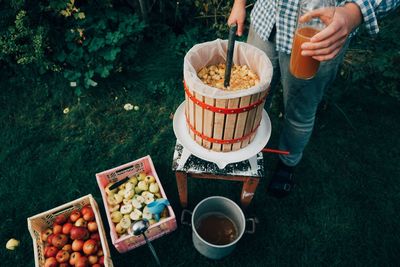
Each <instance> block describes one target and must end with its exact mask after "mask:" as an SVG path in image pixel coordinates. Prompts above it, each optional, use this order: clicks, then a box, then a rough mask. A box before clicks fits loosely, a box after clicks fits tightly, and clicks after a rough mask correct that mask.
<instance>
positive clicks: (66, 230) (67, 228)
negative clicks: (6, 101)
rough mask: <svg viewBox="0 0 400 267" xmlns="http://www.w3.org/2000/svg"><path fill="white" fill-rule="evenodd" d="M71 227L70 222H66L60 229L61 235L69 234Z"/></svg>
mask: <svg viewBox="0 0 400 267" xmlns="http://www.w3.org/2000/svg"><path fill="white" fill-rule="evenodd" d="M72 226H74V225H73V224H72V223H70V222H67V223H66V224H64V225H63V228H62V233H63V234H64V235H69V233H70V232H71V228H72Z"/></svg>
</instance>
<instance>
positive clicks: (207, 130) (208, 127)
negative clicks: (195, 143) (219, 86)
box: [203, 97, 214, 149]
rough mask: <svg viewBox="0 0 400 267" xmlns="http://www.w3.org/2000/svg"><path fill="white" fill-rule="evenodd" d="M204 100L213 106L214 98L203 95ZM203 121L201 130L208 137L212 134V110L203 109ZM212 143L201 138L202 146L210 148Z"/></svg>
mask: <svg viewBox="0 0 400 267" xmlns="http://www.w3.org/2000/svg"><path fill="white" fill-rule="evenodd" d="M204 102H205V103H206V104H208V105H211V106H214V98H209V97H204ZM203 114H204V123H203V126H204V127H203V130H204V135H206V136H208V137H212V136H213V130H214V128H213V125H214V112H212V111H210V110H207V109H205V110H204V113H203ZM211 145H212V143H211V142H209V141H206V140H203V147H205V148H207V149H210V148H211Z"/></svg>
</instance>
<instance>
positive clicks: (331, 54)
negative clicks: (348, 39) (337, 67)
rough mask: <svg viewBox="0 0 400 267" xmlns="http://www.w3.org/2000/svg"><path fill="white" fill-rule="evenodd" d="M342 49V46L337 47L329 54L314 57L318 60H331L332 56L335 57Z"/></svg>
mask: <svg viewBox="0 0 400 267" xmlns="http://www.w3.org/2000/svg"><path fill="white" fill-rule="evenodd" d="M340 49H342V47H338V48H336V49H335V50H334V51H333V52H332V53H330V54H328V55H323V56H314V57H313V59H315V60H318V61H327V60H331V59H332V58H334V57H335V56H336V55H337V54H338V53H339V51H340Z"/></svg>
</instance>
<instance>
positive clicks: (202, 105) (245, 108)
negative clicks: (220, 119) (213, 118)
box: [183, 81, 269, 114]
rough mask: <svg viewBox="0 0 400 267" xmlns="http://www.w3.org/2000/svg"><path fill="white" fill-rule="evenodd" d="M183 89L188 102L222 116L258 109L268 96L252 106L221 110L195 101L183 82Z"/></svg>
mask: <svg viewBox="0 0 400 267" xmlns="http://www.w3.org/2000/svg"><path fill="white" fill-rule="evenodd" d="M183 87H184V88H185V92H186V95H187V96H188V97H189V98H190V100H192V101H193V103H195V104H196V105H198V106H200V107H202V108H203V109H207V110H210V111H213V112H216V113H222V114H237V113H242V112H246V111H249V110H252V109H254V108H256V107H258V106H259V105H261V104H262V103H264V100H265V98H266V97H267V95H268V94H266V95H265V96H264V97H262V98H260V99H259V100H257V101H256V102H254V103H253V104H250V105H248V106H245V107H241V108H222V107H215V106H211V105H208V104H206V103H204V102H203V101H200V100H199V99H197V98H196V97H195V96H194V95H193V94H191V93H190V91H189V88H188V87H187V86H186V82H185V81H183ZM268 88H269V87H268Z"/></svg>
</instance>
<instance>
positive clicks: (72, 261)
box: [69, 251, 82, 265]
mask: <svg viewBox="0 0 400 267" xmlns="http://www.w3.org/2000/svg"><path fill="white" fill-rule="evenodd" d="M80 257H82V255H81V253H79V252H77V251H75V252H72V254H71V256H70V257H69V264H71V265H75V263H76V261H77V260H78V259H79V258H80Z"/></svg>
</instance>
